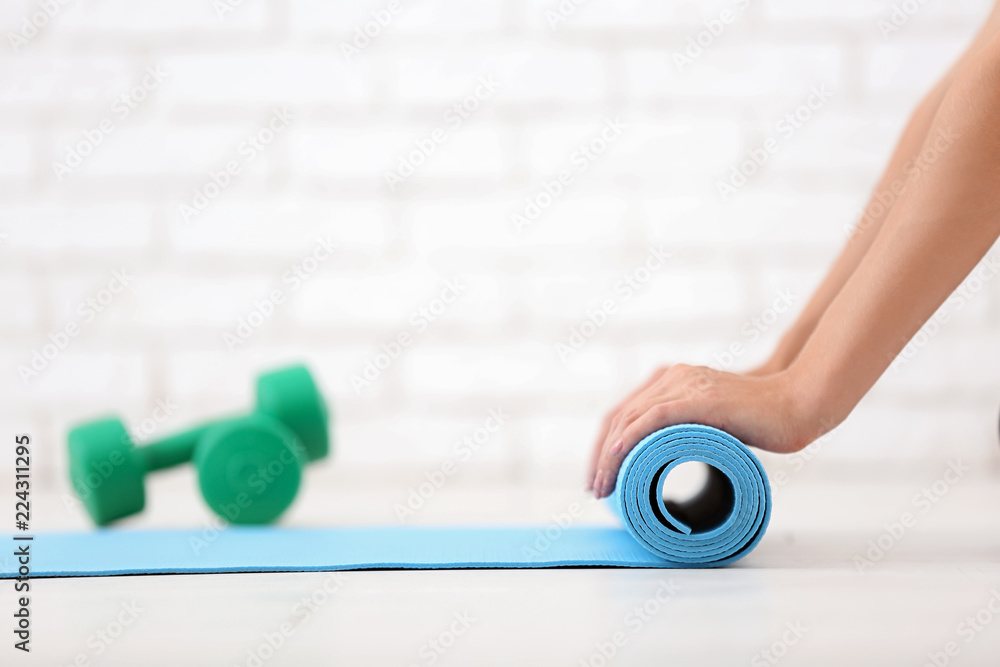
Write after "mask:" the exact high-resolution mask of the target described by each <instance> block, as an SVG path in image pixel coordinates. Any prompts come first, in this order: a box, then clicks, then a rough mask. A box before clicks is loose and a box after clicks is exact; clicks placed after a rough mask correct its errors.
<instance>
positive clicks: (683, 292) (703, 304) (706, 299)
mask: <svg viewBox="0 0 1000 667" xmlns="http://www.w3.org/2000/svg"><path fill="white" fill-rule="evenodd" d="M623 273H625V272H623ZM743 300H744V287H743V281H742V280H741V278H740V276H739V275H738V274H737V273H735V272H733V271H723V270H708V269H692V270H687V271H680V270H671V269H664V270H662V271H660V272H659V273H656V274H654V275H653V277H652V278H650V279H649V282H648V283H646V284H645V285H644V286H643V287H642V288H641V289H640V290H639V291H637V292H635V295H634V296H633V297H632V298H631V299H625V298H624V297H622V312H621V317H620V318H619V320H618V321H621V322H630V321H674V320H688V319H692V318H698V317H708V316H717V315H726V314H730V313H734V312H737V311H738V309H739V308H740V306H741V304H742V303H743Z"/></svg>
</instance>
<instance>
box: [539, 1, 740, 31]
mask: <svg viewBox="0 0 1000 667" xmlns="http://www.w3.org/2000/svg"><path fill="white" fill-rule="evenodd" d="M561 4H563V3H560V1H559V0H530V1H529V2H528V3H526V5H527V6H526V8H525V14H526V20H527V23H528V25H529V26H531V27H532V28H535V29H545V30H554V31H556V32H559V31H574V30H579V31H584V30H587V31H597V30H626V29H627V30H651V29H658V28H659V29H662V28H669V27H673V26H676V25H678V24H680V25H695V24H697V23H698V22H699V21H700V20H701V19H702V17H704V18H708V17H714V16H717V15H718V13H719V11H721V10H722V9H723V8H726V7H729V6H731V5H732V2H731V1H730V0H712V1H711V2H703V3H698V6H697V9H695V8H694V7H693V6H691V5H673V4H669V3H660V2H651V1H650V0H624V1H622V2H614V3H603V2H578V3H572V5H571V4H570V3H565V5H564V6H565V7H566V9H564V11H562V12H560V5H561ZM570 6H575V7H576V9H575V10H570V9H569V7H570Z"/></svg>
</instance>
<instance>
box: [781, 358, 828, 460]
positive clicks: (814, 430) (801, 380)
mask: <svg viewBox="0 0 1000 667" xmlns="http://www.w3.org/2000/svg"><path fill="white" fill-rule="evenodd" d="M773 377H774V378H775V380H776V381H777V382H778V383H779V384H780V385H781V387H782V391H783V394H784V395H785V397H786V400H787V410H788V413H789V421H790V422H791V423H792V424H793V431H794V433H795V436H794V440H795V441H796V443H797V449H802V448H803V447H806V446H807V445H809V443H811V442H813V441H814V440H816V439H817V438H819V437H820V436H822V435H824V434H826V433H827V432H829V431H831V430H833V429H834V428H835V427H836V426H837V425H838V424H839V423H840V422H841V421H842V420H843V417H838V416H837V415H835V414H834V413H833V412H832V411H831V407H832V405H833V402H832V401H831V400H830V397H829V396H828V395H827V394H828V391H827V390H828V387H827V382H826V381H825V378H824V377H823V375H822V374H821V373H815V372H811V371H810V370H809V369H807V368H806V367H805V365H804V364H802V363H801V362H800V361H799V360H798V359H796V360H795V361H794V362H793V363H791V364H790V365H789V366H788V368H786V369H785V370H783V371H781V372H780V373H777V374H775V375H774V376H773Z"/></svg>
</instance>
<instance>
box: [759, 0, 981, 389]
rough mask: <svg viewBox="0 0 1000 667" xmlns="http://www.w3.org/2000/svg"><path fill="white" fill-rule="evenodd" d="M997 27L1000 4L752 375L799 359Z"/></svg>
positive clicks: (937, 89)
mask: <svg viewBox="0 0 1000 667" xmlns="http://www.w3.org/2000/svg"><path fill="white" fill-rule="evenodd" d="M998 30H1000V3H998V4H997V6H996V7H995V8H994V10H993V12H992V13H991V14H990V16H989V18H988V19H987V21H986V22H985V24H984V25H983V27H982V29H981V30H980V31H979V33H978V34H977V35H976V37H975V39H974V40H973V41H972V43H971V44H970V45H969V48H968V49H967V50H966V52H965V53H964V54H963V55H962V57H961V58H959V60H958V61H957V62H956V63H955V64H954V65H953V66H952V68H951V69H950V70H949V71H948V72H947V73H946V74H945V75H944V76H943V77H942V78H941V80H940V81H939V82H938V83H937V85H936V86H934V88H933V89H932V90H931V91H930V92H929V93H928V94H927V95H926V96H925V97H924V99H923V100H922V101H921V103H920V105H919V106H918V107H917V108H916V110H915V111H914V112H913V115H912V116H911V117H910V120H909V122H908V123H907V125H906V128H905V129H904V130H903V134H902V136H901V137H900V139H899V142H898V143H897V144H896V148H895V150H894V151H893V154H892V157H891V158H890V160H889V164H888V165H887V166H886V169H885V171H884V172H883V174H882V177H881V178H880V179H879V182H878V184H877V186H876V187H875V190H874V192H873V193H872V196H871V198H870V199H869V201H868V205H867V206H866V207H865V209H864V210H863V211H862V213H861V216H860V219H859V220H858V221H857V224H856V225H855V227H854V229H853V230H852V233H851V236H850V239H849V241H848V243H847V244H846V245H845V246H844V249H843V250H842V251H841V253H840V255H839V256H838V257H837V260H836V261H835V262H834V264H833V266H831V268H830V270H829V272H828V273H827V275H826V277H825V278H824V279H823V281H822V282H821V283H820V285H819V287H818V288H817V289H816V291H815V292H814V293H813V296H812V297H811V298H810V300H809V302H808V303H807V304H806V306H805V308H804V309H803V310H802V313H801V314H800V315H799V317H798V318H797V319H796V321H795V323H794V324H793V325H792V326H791V327H790V328H789V329H788V331H787V332H786V333H785V335H784V336H783V337H782V339H781V341H780V342H779V344H778V346H777V348H776V349H775V351H774V353H773V354H772V355H771V358H770V359H769V360H768V361H767V362H766V363H765V364H764V365H763V366H762V367H760V368H759V369H756V371H754V372H753V374H756V375H766V374H769V373H776V372H779V371H782V370H784V369H786V368H788V366H789V365H791V363H792V362H793V361H795V358H796V357H797V356H798V354H799V352H800V351H801V349H802V347H803V346H804V345H805V343H806V341H807V340H809V337H810V336H811V335H812V332H813V330H814V329H815V328H816V325H817V324H818V323H819V321H820V318H821V317H822V316H823V313H825V312H826V309H827V308H828V307H829V306H830V304H831V303H832V302H833V300H834V299H835V298H836V296H837V294H838V293H839V292H840V290H841V289H842V288H843V286H844V284H845V283H846V282H847V280H848V279H849V278H850V277H851V274H852V273H854V270H855V269H856V268H857V267H858V265H859V264H860V263H861V260H862V258H863V257H864V256H865V254H866V253H867V252H868V249H869V248H870V247H871V245H872V242H873V240H874V239H875V237H876V236H877V235H878V233H879V231H880V230H881V228H882V224H883V223H884V222H885V220H886V218H888V216H889V214H890V212H891V211H892V208H893V206H894V205H895V202H896V200H897V197H898V191H899V189H900V188H901V186H902V185H903V183H905V181H906V173H907V170H908V169H910V168H912V165H913V162H914V160H915V158H916V157H917V155H918V153H919V152H920V149H921V147H922V146H923V144H924V141H925V140H926V139H927V136H928V133H929V131H930V128H931V123H932V122H933V121H934V117H935V115H936V114H937V112H938V108H939V107H940V105H941V101H942V100H943V99H944V97H945V95H946V94H947V92H948V90H949V88H950V87H951V85H952V82H953V81H954V80H955V78H956V76H957V74H958V72H960V71H962V70H963V69H965V68H966V67H967V66H968V65H969V64H970V63H971V62H972V61H973V59H975V58H976V57H977V56H978V55H979V54H980V53H981V52H982V51H983V49H984V48H986V46H987V44H989V43H990V40H991V39H992V37H993V35H994V34H996V33H997V31H998Z"/></svg>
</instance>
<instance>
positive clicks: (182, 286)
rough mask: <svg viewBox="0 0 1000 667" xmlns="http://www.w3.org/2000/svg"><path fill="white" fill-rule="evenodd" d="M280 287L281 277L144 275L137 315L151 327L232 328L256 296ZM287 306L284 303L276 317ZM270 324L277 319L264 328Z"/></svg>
mask: <svg viewBox="0 0 1000 667" xmlns="http://www.w3.org/2000/svg"><path fill="white" fill-rule="evenodd" d="M278 287H280V277H279V276H274V277H271V276H264V275H259V276H245V277H236V276H228V277H219V278H211V277H209V276H204V275H202V276H199V275H195V274H192V273H186V274H183V275H169V274H149V275H140V276H139V278H138V279H137V280H136V287H135V297H134V298H135V303H136V308H135V318H136V322H137V323H139V324H141V325H144V326H150V327H167V328H173V329H177V328H182V327H213V328H218V327H222V328H223V329H225V330H227V331H228V330H230V329H235V327H236V324H237V320H238V318H240V317H243V316H246V315H247V313H249V312H250V310H251V309H252V308H253V301H254V299H259V298H262V297H264V296H265V295H266V294H267V293H268V292H269V291H270V290H271V289H274V288H278ZM286 309H287V305H284V306H283V307H282V308H281V309H280V310H279V311H278V313H277V314H276V315H275V317H278V316H280V315H281V314H282V313H284V312H285V311H286ZM270 324H273V322H268V323H266V324H265V325H264V328H267V326H268V325H270ZM218 338H219V349H220V352H224V351H225V349H226V348H225V346H224V345H223V341H222V333H221V331H220V332H219V336H218Z"/></svg>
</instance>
